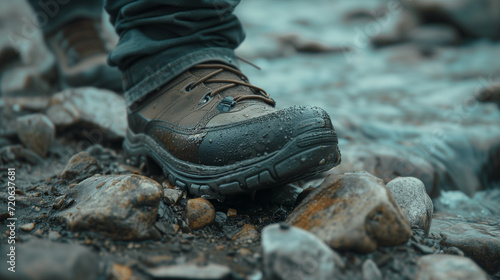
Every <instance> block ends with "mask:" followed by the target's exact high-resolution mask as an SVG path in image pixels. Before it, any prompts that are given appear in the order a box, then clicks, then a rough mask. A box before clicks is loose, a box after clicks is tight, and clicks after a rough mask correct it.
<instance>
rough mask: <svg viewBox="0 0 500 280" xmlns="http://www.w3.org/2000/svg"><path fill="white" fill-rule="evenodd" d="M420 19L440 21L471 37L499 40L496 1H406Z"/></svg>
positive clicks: (498, 13)
mask: <svg viewBox="0 0 500 280" xmlns="http://www.w3.org/2000/svg"><path fill="white" fill-rule="evenodd" d="M405 3H406V5H407V6H408V7H409V8H410V9H412V10H413V11H415V12H416V13H417V14H418V15H419V17H420V18H422V19H423V21H425V20H426V19H432V18H435V19H438V20H437V21H438V22H441V23H446V24H449V25H451V26H453V27H454V28H456V29H457V30H459V31H461V32H463V33H466V35H468V36H471V37H487V38H491V39H498V38H499V37H500V32H499V30H498V29H497V28H495V26H498V25H499V24H500V11H499V9H498V2H496V1H495V0H480V1H458V2H455V1H453V2H450V1H446V0H417V1H405Z"/></svg>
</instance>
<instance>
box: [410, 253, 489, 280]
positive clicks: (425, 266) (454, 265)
mask: <svg viewBox="0 0 500 280" xmlns="http://www.w3.org/2000/svg"><path fill="white" fill-rule="evenodd" d="M418 267H419V270H418V272H417V276H416V277H415V280H438V279H456V280H470V279H474V280H486V279H488V277H487V275H486V273H485V272H484V271H483V270H482V269H481V268H480V267H479V266H478V265H477V264H475V263H474V262H473V261H472V260H471V259H469V258H466V257H460V256H452V255H428V256H424V257H421V258H420V259H419V260H418Z"/></svg>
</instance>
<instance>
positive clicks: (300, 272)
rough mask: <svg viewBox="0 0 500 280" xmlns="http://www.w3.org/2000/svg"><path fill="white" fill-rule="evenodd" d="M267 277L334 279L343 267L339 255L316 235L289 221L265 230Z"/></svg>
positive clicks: (264, 266)
mask: <svg viewBox="0 0 500 280" xmlns="http://www.w3.org/2000/svg"><path fill="white" fill-rule="evenodd" d="M262 250H263V253H264V263H263V271H264V275H265V277H266V278H265V279H270V280H278V279H283V280H286V279H303V280H306V279H310V280H323V279H325V280H326V279H334V276H335V275H336V273H337V271H338V269H339V268H340V269H342V268H343V267H344V262H343V261H342V259H341V258H340V256H339V255H338V254H337V253H336V252H335V251H333V250H332V249H330V248H329V247H328V246H327V245H326V244H325V243H323V242H322V241H321V240H319V239H318V238H317V237H316V236H314V235H313V234H311V233H310V232H307V231H305V230H302V229H300V228H297V227H294V226H289V225H286V224H281V225H278V224H274V225H269V226H267V227H265V228H264V229H263V230H262Z"/></svg>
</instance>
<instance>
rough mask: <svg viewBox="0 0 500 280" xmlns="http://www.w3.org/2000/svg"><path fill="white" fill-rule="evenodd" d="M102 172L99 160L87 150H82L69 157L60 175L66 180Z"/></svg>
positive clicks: (80, 178) (83, 177)
mask: <svg viewBox="0 0 500 280" xmlns="http://www.w3.org/2000/svg"><path fill="white" fill-rule="evenodd" d="M100 172H101V166H100V165H99V162H97V160H96V159H95V158H94V157H92V156H91V155H89V154H88V153H87V152H80V153H78V154H76V155H74V156H72V157H71V158H70V159H69V161H68V164H66V167H64V170H63V171H62V172H61V173H59V176H58V177H59V178H60V179H65V180H73V179H79V180H83V179H85V178H88V177H91V176H93V175H94V174H97V173H100Z"/></svg>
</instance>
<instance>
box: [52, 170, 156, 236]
mask: <svg viewBox="0 0 500 280" xmlns="http://www.w3.org/2000/svg"><path fill="white" fill-rule="evenodd" d="M103 183H104V184H103ZM101 185H102V186H101ZM97 186H101V187H99V188H96V187H97ZM67 195H68V197H70V198H72V199H74V200H75V203H73V204H72V205H71V207H68V208H66V209H65V210H63V211H61V212H59V213H58V214H57V216H58V217H60V218H61V219H62V220H63V221H64V222H66V224H67V226H68V228H69V229H70V230H71V231H74V232H79V231H92V232H97V233H100V234H102V235H104V236H107V237H110V238H112V239H116V240H134V239H145V238H149V237H151V236H152V235H157V230H154V231H153V230H152V228H151V227H152V225H153V224H154V222H155V221H156V217H157V215H158V204H159V202H160V200H161V196H162V192H161V186H160V184H158V183H157V182H156V181H154V180H151V179H149V178H147V177H144V176H139V175H107V176H93V177H91V178H88V179H86V180H85V181H83V182H81V183H79V184H77V185H76V186H74V187H73V188H71V189H70V190H69V192H68V194H67Z"/></svg>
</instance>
